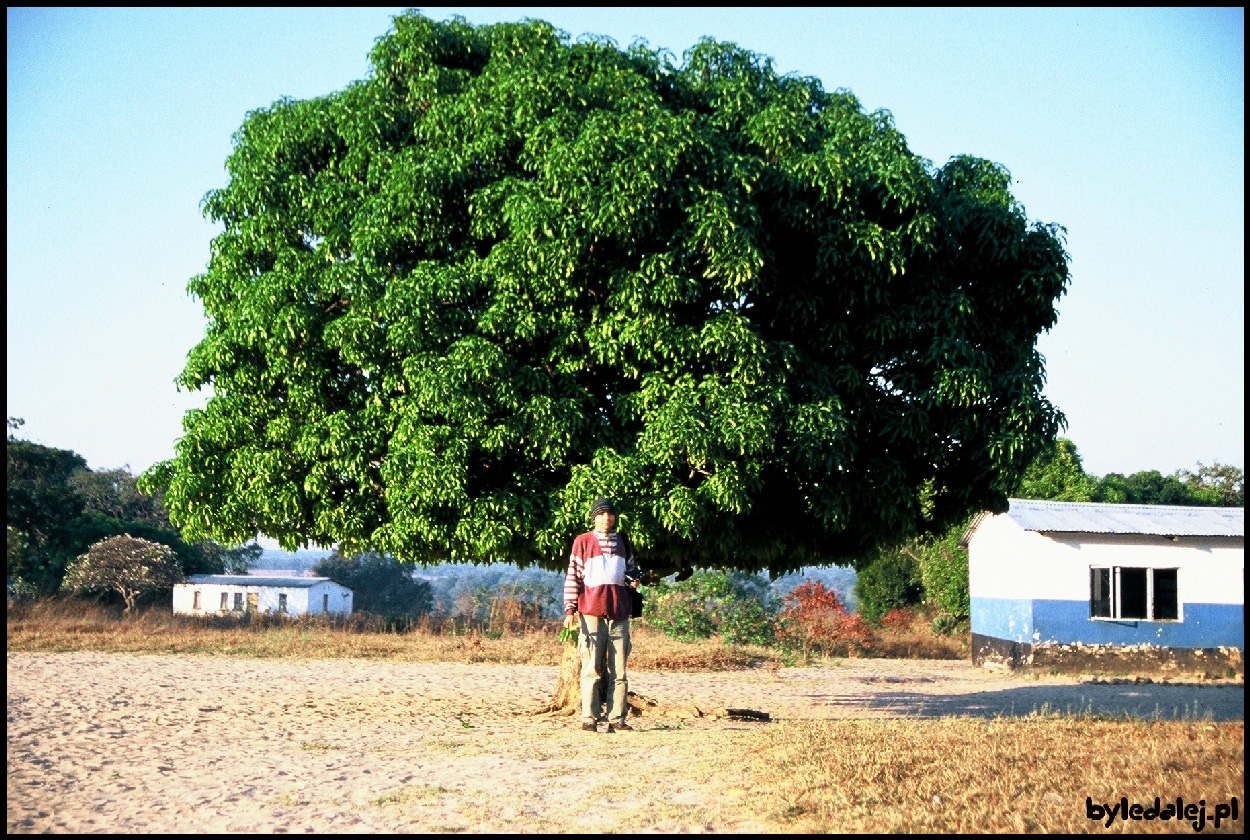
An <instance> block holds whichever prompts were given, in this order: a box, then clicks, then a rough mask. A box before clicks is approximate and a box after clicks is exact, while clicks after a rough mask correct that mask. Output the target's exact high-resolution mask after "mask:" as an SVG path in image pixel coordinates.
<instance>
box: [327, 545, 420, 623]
mask: <svg viewBox="0 0 1250 840" xmlns="http://www.w3.org/2000/svg"><path fill="white" fill-rule="evenodd" d="M313 572H315V573H316V574H317V575H319V576H321V577H328V578H330V580H332V581H334V582H335V583H338V584H342V585H343V586H346V587H347V588H348V589H350V590H352V595H353V597H352V609H353V610H354V611H355V612H368V613H376V614H378V615H393V616H400V615H425V614H427V613H429V612H430V611H431V610H432V609H433V608H434V597H433V594H432V592H433V590H432V588H431V586H430V584H429V583H427V582H426V581H423V580H414V579H413V577H412V567H411V566H405V565H403V564H402V563H400V562H399V561H397V560H396V559H395V558H393V557H389V556H384V555H379V554H377V553H375V552H365V553H363V554H358V555H355V556H350V557H349V556H344V555H342V554H339V553H338V552H337V551H336V552H334V553H332V554H330V555H329V556H328V557H325V558H323V559H321V560H318V561H317V564H316V565H315V566H313Z"/></svg>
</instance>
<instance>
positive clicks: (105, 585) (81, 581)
mask: <svg viewBox="0 0 1250 840" xmlns="http://www.w3.org/2000/svg"><path fill="white" fill-rule="evenodd" d="M181 580H182V569H181V567H180V566H179V565H178V558H177V557H176V556H174V552H173V549H171V548H170V547H169V546H167V545H164V544H162V543H158V542H152V541H151V540H144V539H140V538H138V537H132V536H130V534H121V535H119V536H115V537H109V538H108V539H106V540H101V541H100V542H98V543H96V544H95V545H93V546H91V548H89V549H87V553H86V554H83V555H81V556H80V557H78V559H76V560H74V561H73V562H71V563H70V564H69V567H68V568H67V569H66V570H65V580H64V581H63V582H62V584H61V587H62V588H63V589H65V590H67V591H69V592H116V593H117V594H119V595H121V596H122V600H124V601H125V602H126V610H125V611H126V612H130V611H131V610H132V609H133V608H134V605H135V600H136V599H137V598H138V597H139V596H140V595H143V594H144V593H148V592H159V591H160V590H162V589H171V588H172V587H173V585H174V584H175V583H178V582H179V581H181Z"/></svg>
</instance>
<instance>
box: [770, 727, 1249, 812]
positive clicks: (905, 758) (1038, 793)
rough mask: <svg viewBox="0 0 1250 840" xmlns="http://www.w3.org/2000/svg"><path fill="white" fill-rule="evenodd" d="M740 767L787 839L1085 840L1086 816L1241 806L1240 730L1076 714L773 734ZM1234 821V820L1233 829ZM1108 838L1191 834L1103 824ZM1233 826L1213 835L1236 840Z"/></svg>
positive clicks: (1242, 752)
mask: <svg viewBox="0 0 1250 840" xmlns="http://www.w3.org/2000/svg"><path fill="white" fill-rule="evenodd" d="M760 738H761V741H762V744H761V746H760V747H759V748H758V749H756V750H754V751H752V752H751V753H750V754H749V756H748V758H747V760H748V762H749V768H750V769H749V772H750V775H751V777H752V778H754V779H755V780H756V787H755V790H753V791H752V793H753V794H754V795H756V796H758V797H760V800H761V801H762V802H768V803H770V806H771V807H772V809H773V813H771V814H769V815H768V816H769V818H770V819H775V820H778V821H780V822H781V824H783V825H785V826H786V829H787V830H793V831H800V832H823V833H832V832H856V833H858V832H896V831H907V832H943V833H955V832H958V833H964V832H977V833H1002V832H1039V831H1040V832H1065V833H1066V832H1072V833H1077V832H1081V833H1083V832H1088V831H1105V830H1108V829H1107V828H1106V827H1105V826H1104V824H1105V822H1106V819H1105V817H1104V819H1103V820H1102V821H1101V822H1099V823H1098V824H1097V825H1095V822H1094V821H1093V820H1091V819H1089V818H1088V816H1087V810H1086V801H1085V800H1086V797H1090V798H1091V799H1092V801H1093V803H1094V804H1095V805H1099V804H1103V803H1119V802H1120V800H1121V797H1126V798H1127V801H1128V803H1129V804H1130V805H1132V804H1142V805H1146V806H1150V805H1153V804H1154V799H1155V797H1156V796H1157V797H1159V798H1160V799H1161V800H1162V804H1163V805H1166V804H1167V803H1168V802H1169V801H1171V802H1175V800H1176V798H1177V797H1178V796H1181V797H1184V801H1185V802H1186V803H1194V804H1197V803H1198V802H1199V800H1202V799H1205V801H1206V803H1207V804H1206V811H1207V817H1206V819H1207V821H1208V823H1207V825H1206V827H1205V829H1206V830H1208V831H1210V830H1214V826H1213V825H1211V822H1210V821H1211V819H1212V817H1213V816H1214V809H1215V806H1216V804H1220V803H1223V804H1227V803H1229V802H1230V801H1231V799H1232V797H1234V796H1235V797H1237V798H1238V801H1239V803H1240V802H1242V801H1244V796H1245V724H1244V723H1212V722H1206V721H1157V722H1150V721H1140V720H1136V721H1128V720H1100V719H1096V718H1090V717H1082V716H1075V717H1073V716H1066V715H1064V716H1060V715H1045V714H1043V715H1035V716H1032V717H1028V718H999V719H993V720H985V719H974V718H942V719H937V720H918V719H908V720H840V721H828V722H801V723H790V724H780V725H778V726H776V727H773V728H770V729H768V730H766V731H764V732H761V733H760ZM1241 816H1242V815H1241V814H1240V812H1239V817H1241ZM1115 823H1119V824H1118V825H1117V824H1113V825H1112V826H1111V827H1110V830H1112V831H1124V830H1127V831H1146V832H1176V831H1182V832H1185V833H1190V832H1192V831H1193V830H1194V828H1193V826H1192V825H1191V824H1190V823H1189V822H1187V821H1181V820H1177V819H1172V820H1169V821H1162V820H1153V821H1145V820H1143V821H1135V820H1131V819H1130V820H1129V821H1128V822H1127V823H1125V822H1123V821H1121V820H1119V819H1116V820H1115ZM1243 825H1244V818H1239V819H1238V820H1237V821H1236V822H1230V821H1227V820H1225V821H1224V823H1223V825H1221V826H1220V828H1219V831H1221V832H1235V833H1240V831H1241V829H1242V826H1243Z"/></svg>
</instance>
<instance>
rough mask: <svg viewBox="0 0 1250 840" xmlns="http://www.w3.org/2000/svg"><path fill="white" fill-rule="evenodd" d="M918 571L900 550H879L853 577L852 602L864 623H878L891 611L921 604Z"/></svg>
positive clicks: (913, 562) (909, 558) (907, 556)
mask: <svg viewBox="0 0 1250 840" xmlns="http://www.w3.org/2000/svg"><path fill="white" fill-rule="evenodd" d="M922 592H923V589H922V587H921V584H920V570H919V569H918V568H917V563H916V561H915V559H913V557H912V556H911V555H910V554H908V553H907V552H903V551H881V552H880V554H879V556H878V557H876V558H875V559H873V560H872V561H871V562H869V563H868V564H867V565H865V566H864V567H863V568H862V569H860V570H859V571H858V573H857V574H856V576H855V600H856V601H857V602H858V606H859V613H860V615H862V616H863V617H864V620H865V621H870V622H872V623H873V624H880V623H881V618H882V616H884V615H885V614H886V613H888V612H889V611H890V610H893V609H897V608H900V607H907V606H911V605H913V604H917V603H919V602H920V599H921V595H922Z"/></svg>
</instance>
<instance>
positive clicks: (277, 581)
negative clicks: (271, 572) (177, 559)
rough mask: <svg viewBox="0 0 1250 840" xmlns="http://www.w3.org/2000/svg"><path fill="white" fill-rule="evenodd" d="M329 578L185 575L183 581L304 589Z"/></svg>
mask: <svg viewBox="0 0 1250 840" xmlns="http://www.w3.org/2000/svg"><path fill="white" fill-rule="evenodd" d="M328 580H330V579H329V578H324V577H260V576H259V575H187V578H186V580H185V581H184V582H185V583H217V584H222V585H224V586H285V587H288V588H291V589H306V588H308V587H310V586H316V585H317V584H319V583H325V582H326V581H328Z"/></svg>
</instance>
